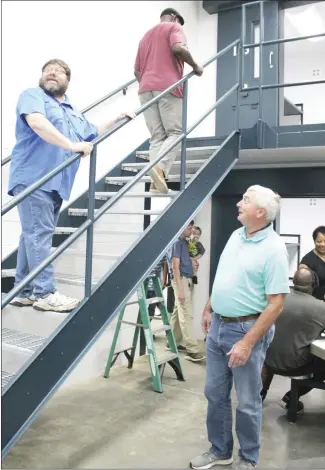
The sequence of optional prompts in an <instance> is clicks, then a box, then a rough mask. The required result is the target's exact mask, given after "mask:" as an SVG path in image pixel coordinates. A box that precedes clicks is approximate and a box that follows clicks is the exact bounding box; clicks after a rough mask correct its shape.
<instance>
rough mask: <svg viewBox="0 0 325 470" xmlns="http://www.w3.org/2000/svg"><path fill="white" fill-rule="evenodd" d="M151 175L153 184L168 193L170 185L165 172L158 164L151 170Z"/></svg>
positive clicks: (160, 190)
mask: <svg viewBox="0 0 325 470" xmlns="http://www.w3.org/2000/svg"><path fill="white" fill-rule="evenodd" d="M148 173H149V176H150V177H151V179H152V182H153V185H154V186H155V188H156V189H157V190H158V191H159V192H161V193H165V194H167V193H168V186H167V183H166V180H165V172H164V170H162V169H161V168H159V166H158V165H156V166H154V167H153V168H151V170H149V172H148Z"/></svg>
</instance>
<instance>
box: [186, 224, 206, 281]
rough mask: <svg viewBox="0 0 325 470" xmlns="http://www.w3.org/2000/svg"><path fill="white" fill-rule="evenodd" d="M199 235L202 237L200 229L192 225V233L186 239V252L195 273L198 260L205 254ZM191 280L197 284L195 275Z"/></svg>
mask: <svg viewBox="0 0 325 470" xmlns="http://www.w3.org/2000/svg"><path fill="white" fill-rule="evenodd" d="M201 235H202V230H201V228H200V227H198V226H196V225H194V226H193V229H192V233H191V235H190V237H189V238H188V251H189V254H190V257H191V258H192V264H193V270H194V272H197V270H198V268H199V266H198V261H199V259H200V258H202V256H203V255H204V253H205V248H204V246H203V245H202V243H201V242H200V237H201ZM192 280H193V284H197V283H198V280H197V275H196V274H195V275H194V276H193V278H192Z"/></svg>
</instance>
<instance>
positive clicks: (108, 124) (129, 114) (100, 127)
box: [97, 111, 135, 135]
mask: <svg viewBox="0 0 325 470" xmlns="http://www.w3.org/2000/svg"><path fill="white" fill-rule="evenodd" d="M126 117H128V118H130V119H134V118H135V114H134V112H129V111H126V112H125V113H122V114H120V115H119V116H117V117H116V118H115V119H111V120H110V121H108V122H105V123H103V124H99V125H97V131H98V135H101V134H104V132H107V131H108V130H109V129H110V128H111V127H112V126H114V125H115V124H117V123H118V122H119V121H121V120H122V119H124V118H126Z"/></svg>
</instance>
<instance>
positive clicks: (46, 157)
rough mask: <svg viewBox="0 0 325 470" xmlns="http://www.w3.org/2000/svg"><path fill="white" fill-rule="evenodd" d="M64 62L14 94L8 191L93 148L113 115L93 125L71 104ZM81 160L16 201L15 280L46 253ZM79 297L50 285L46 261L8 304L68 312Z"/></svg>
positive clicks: (56, 62)
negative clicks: (34, 84) (36, 84)
mask: <svg viewBox="0 0 325 470" xmlns="http://www.w3.org/2000/svg"><path fill="white" fill-rule="evenodd" d="M70 78H71V71H70V68H69V66H68V65H67V64H66V63H65V62H64V61H62V60H60V59H53V60H49V61H48V62H46V64H44V66H43V67H42V76H41V78H40V81H39V87H37V88H29V89H27V90H25V91H24V92H23V93H22V94H21V95H20V97H19V100H18V104H17V109H16V114H17V121H16V145H15V147H14V149H13V151H12V160H11V167H10V177H9V189H8V194H9V195H11V196H17V195H18V194H19V193H20V192H22V191H23V190H24V189H26V188H27V187H28V186H30V185H31V184H33V183H35V182H36V181H38V180H39V179H40V178H42V177H43V176H45V175H47V174H48V173H49V172H50V171H51V170H53V169H54V168H56V167H58V166H59V165H60V164H61V163H63V162H64V161H65V160H67V159H68V158H69V157H71V155H73V154H74V153H76V152H81V153H83V154H84V156H86V155H89V154H90V152H91V151H92V148H93V146H92V144H91V141H92V140H93V139H95V138H96V137H97V136H98V135H100V134H102V133H103V132H106V131H107V130H108V129H109V128H110V127H111V126H112V125H113V124H115V123H116V122H117V121H118V120H120V119H123V118H124V117H125V116H129V117H131V118H133V117H134V114H133V113H123V114H121V116H119V117H118V118H117V119H114V120H113V121H110V122H107V123H105V124H102V125H99V126H95V125H93V124H92V123H90V122H89V121H88V120H87V119H86V118H85V117H84V116H83V114H81V113H80V112H79V111H78V110H77V109H76V108H75V107H74V106H72V105H71V104H70V101H69V99H68V97H67V96H66V94H65V93H66V91H67V88H68V85H69V82H70ZM79 163H80V160H77V161H76V162H74V163H73V164H72V165H70V166H69V167H67V168H65V169H64V170H63V171H62V172H61V173H59V174H58V175H56V176H55V177H54V178H52V179H51V180H50V181H48V182H47V183H45V184H44V185H43V186H42V187H41V188H39V189H37V190H36V191H34V192H33V193H32V194H31V195H30V196H28V197H26V198H25V199H24V200H23V201H22V202H21V203H20V204H18V212H19V217H20V222H21V226H22V233H21V236H20V241H19V247H18V259H17V267H16V279H15V285H17V284H19V283H20V282H21V281H22V280H23V279H24V278H25V277H26V275H27V274H28V273H29V272H30V271H32V270H33V269H34V268H36V267H37V266H38V265H39V264H40V263H41V262H42V261H43V260H44V259H46V258H47V257H48V256H49V255H50V250H51V246H52V237H53V234H54V230H55V227H56V224H57V221H58V218H59V212H60V208H61V205H62V200H63V199H64V200H68V199H69V197H70V193H71V189H72V186H73V182H74V178H75V176H76V173H77V170H78V167H79ZM78 303H79V300H77V299H72V298H69V297H66V296H65V295H63V294H60V293H59V292H58V291H57V290H56V288H55V280H54V271H53V267H52V265H48V266H47V267H46V268H45V269H44V270H43V271H42V272H41V273H40V274H39V275H38V276H37V277H35V278H34V280H33V281H32V283H31V284H30V285H27V286H26V287H24V288H23V289H22V291H21V292H20V294H19V297H16V298H15V299H13V300H12V302H11V304H13V305H17V306H27V305H32V306H33V307H34V308H35V309H37V310H43V311H45V310H52V311H56V312H69V311H71V310H73V309H74V308H75V307H76V306H77V305H78Z"/></svg>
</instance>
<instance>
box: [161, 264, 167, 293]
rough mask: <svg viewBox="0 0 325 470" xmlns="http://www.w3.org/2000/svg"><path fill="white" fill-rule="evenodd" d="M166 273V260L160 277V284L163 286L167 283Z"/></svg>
mask: <svg viewBox="0 0 325 470" xmlns="http://www.w3.org/2000/svg"><path fill="white" fill-rule="evenodd" d="M167 274H168V264H167V261H165V262H164V266H163V278H162V286H163V287H165V285H166V284H167Z"/></svg>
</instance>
